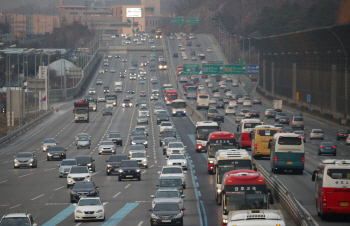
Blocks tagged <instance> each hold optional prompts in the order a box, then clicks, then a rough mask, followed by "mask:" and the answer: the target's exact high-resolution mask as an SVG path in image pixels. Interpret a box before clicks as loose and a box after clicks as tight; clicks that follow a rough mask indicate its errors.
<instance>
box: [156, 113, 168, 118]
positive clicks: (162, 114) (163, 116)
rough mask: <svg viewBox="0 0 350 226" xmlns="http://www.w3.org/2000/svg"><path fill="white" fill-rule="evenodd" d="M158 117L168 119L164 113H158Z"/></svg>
mask: <svg viewBox="0 0 350 226" xmlns="http://www.w3.org/2000/svg"><path fill="white" fill-rule="evenodd" d="M158 117H162V118H166V117H168V115H167V114H164V113H159V115H158Z"/></svg>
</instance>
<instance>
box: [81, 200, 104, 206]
mask: <svg viewBox="0 0 350 226" xmlns="http://www.w3.org/2000/svg"><path fill="white" fill-rule="evenodd" d="M101 205H102V204H101V201H100V200H99V199H80V201H79V206H101Z"/></svg>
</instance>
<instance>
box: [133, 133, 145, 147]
mask: <svg viewBox="0 0 350 226" xmlns="http://www.w3.org/2000/svg"><path fill="white" fill-rule="evenodd" d="M137 136H146V134H145V132H144V131H141V130H134V131H132V132H131V134H130V144H131V141H132V140H133V139H134V138H133V137H137Z"/></svg>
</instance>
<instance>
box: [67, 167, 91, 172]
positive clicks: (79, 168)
mask: <svg viewBox="0 0 350 226" xmlns="http://www.w3.org/2000/svg"><path fill="white" fill-rule="evenodd" d="M69 173H71V174H72V173H89V170H88V168H87V167H72V168H71V169H70V171H69Z"/></svg>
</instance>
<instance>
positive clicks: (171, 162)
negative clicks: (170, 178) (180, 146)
mask: <svg viewBox="0 0 350 226" xmlns="http://www.w3.org/2000/svg"><path fill="white" fill-rule="evenodd" d="M166 160H167V161H166V164H167V166H175V165H179V166H181V167H182V169H184V170H187V157H186V156H185V155H184V154H172V155H169V158H166Z"/></svg>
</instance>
